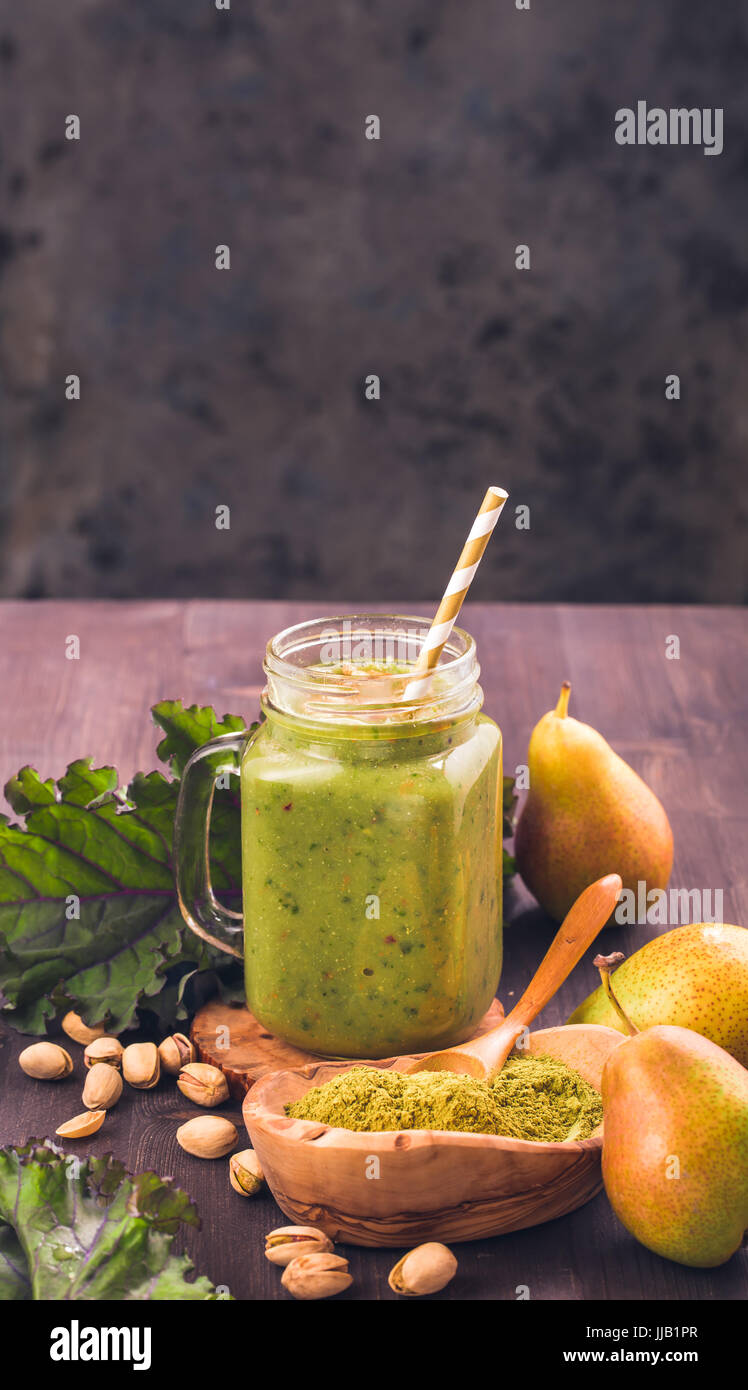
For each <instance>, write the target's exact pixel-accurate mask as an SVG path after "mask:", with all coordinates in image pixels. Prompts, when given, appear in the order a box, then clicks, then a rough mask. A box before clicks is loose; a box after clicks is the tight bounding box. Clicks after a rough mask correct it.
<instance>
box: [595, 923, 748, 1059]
mask: <svg viewBox="0 0 748 1390" xmlns="http://www.w3.org/2000/svg"><path fill="white" fill-rule="evenodd" d="M613 979H614V980H615V988H616V996H617V998H618V1000H619V1002H620V1004H621V1006H622V1008H624V1009H625V1010H626V1013H627V1014H628V1016H629V1018H630V1019H631V1021H632V1023H634V1024H635V1025H636V1027H637V1028H652V1027H654V1025H655V1024H657V1023H672V1024H676V1025H677V1026H678V1027H680V1028H692V1029H693V1031H694V1032H695V1033H701V1034H702V1036H703V1037H705V1038H710V1039H711V1041H712V1042H713V1043H717V1045H718V1046H719V1047H723V1048H724V1049H725V1051H726V1052H730V1053H731V1054H732V1056H733V1057H736V1058H737V1060H738V1061H739V1062H740V1063H742V1065H743V1066H744V1067H748V931H746V929H745V927H736V926H733V925H732V924H731V923H729V922H692V923H691V924H690V926H687V927H675V928H674V930H673V931H668V932H663V934H662V935H661V936H656V937H655V938H654V940H653V941H648V942H647V943H646V945H645V946H642V947H641V949H640V950H638V951H635V952H634V954H633V956H629V958H628V960H625V961H624V962H623V965H620V966H619V967H618V969H617V970H616V972H615V975H614V976H613ZM569 1023H602V1024H604V1025H605V1027H606V1028H617V1029H618V1030H619V1032H623V1031H624V1028H623V1024H622V1023H621V1019H620V1015H619V1014H617V1013H616V1010H615V1009H614V1007H613V1005H612V1004H611V1002H610V1000H609V999H608V997H607V995H606V993H605V990H604V988H603V986H602V985H600V987H599V989H596V990H595V991H594V993H593V994H590V995H588V996H587V998H586V999H585V1000H584V1002H583V1003H582V1004H580V1005H579V1007H578V1008H577V1009H575V1010H574V1013H573V1014H572V1016H571V1018H570V1019H569Z"/></svg>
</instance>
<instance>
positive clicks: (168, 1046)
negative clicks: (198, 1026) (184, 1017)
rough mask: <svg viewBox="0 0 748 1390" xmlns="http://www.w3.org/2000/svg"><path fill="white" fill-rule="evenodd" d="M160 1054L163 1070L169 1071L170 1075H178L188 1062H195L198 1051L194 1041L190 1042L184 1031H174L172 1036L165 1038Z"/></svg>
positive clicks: (159, 1050)
mask: <svg viewBox="0 0 748 1390" xmlns="http://www.w3.org/2000/svg"><path fill="white" fill-rule="evenodd" d="M158 1055H159V1057H160V1058H161V1069H162V1071H166V1072H168V1073H169V1076H177V1075H178V1074H179V1071H180V1070H181V1068H182V1067H185V1066H186V1065H187V1063H188V1062H194V1060H195V1058H196V1056H197V1053H196V1051H195V1045H194V1043H192V1042H190V1039H189V1038H188V1037H186V1036H185V1034H184V1033H172V1034H171V1037H169V1038H164V1041H163V1042H162V1043H161V1045H160V1047H159V1049H158Z"/></svg>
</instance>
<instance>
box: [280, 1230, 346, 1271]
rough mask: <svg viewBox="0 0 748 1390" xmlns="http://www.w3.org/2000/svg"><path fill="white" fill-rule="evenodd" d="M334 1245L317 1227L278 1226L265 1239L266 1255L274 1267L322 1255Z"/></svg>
mask: <svg viewBox="0 0 748 1390" xmlns="http://www.w3.org/2000/svg"><path fill="white" fill-rule="evenodd" d="M332 1249H333V1243H332V1241H331V1240H330V1237H329V1236H326V1235H325V1233H324V1231H318V1230H317V1227H316V1226H278V1227H277V1228H276V1230H274V1231H269V1232H268V1234H267V1235H266V1237H265V1254H266V1256H267V1258H268V1259H269V1260H270V1261H271V1263H272V1264H274V1265H288V1264H290V1263H291V1261H292V1260H297V1259H299V1258H300V1257H301V1256H302V1255H320V1254H323V1253H327V1252H328V1251H330V1250H332Z"/></svg>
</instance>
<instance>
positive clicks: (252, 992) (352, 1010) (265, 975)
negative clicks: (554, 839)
mask: <svg viewBox="0 0 748 1390" xmlns="http://www.w3.org/2000/svg"><path fill="white" fill-rule="evenodd" d="M371 669H372V672H373V673H376V674H377V675H378V676H381V665H380V666H377V667H376V668H374V667H372V668H371ZM403 669H404V668H403V667H394V666H393V668H392V670H393V672H395V673H396V672H397V671H401V670H403ZM405 669H407V668H405ZM346 673H347V672H346ZM356 674H357V675H359V676H361V677H362V679H363V678H365V676H366V670H365V669H364V668H361V669H360V670H359V671H358V672H357V673H356ZM266 715H267V719H266V721H265V723H264V724H263V725H262V727H261V729H260V730H259V732H258V734H257V735H256V736H255V738H254V740H253V741H251V742H250V743H249V745H248V747H247V749H246V752H245V754H244V757H243V760H242V769H241V780H242V798H241V799H242V836H243V889H244V921H245V960H246V988H247V999H248V1003H249V1007H250V1009H251V1010H252V1012H253V1013H254V1014H255V1016H256V1017H257V1018H258V1019H259V1020H260V1021H261V1022H262V1023H263V1024H264V1026H265V1027H266V1028H267V1029H268V1031H269V1032H272V1033H275V1034H277V1035H278V1036H279V1037H282V1038H285V1039H286V1040H288V1041H290V1042H293V1043H295V1044H297V1045H298V1046H299V1047H302V1048H305V1049H307V1050H309V1051H311V1052H316V1053H320V1054H321V1055H325V1056H340V1057H361V1058H370V1059H376V1058H381V1057H386V1056H390V1055H392V1054H393V1053H399V1052H420V1051H425V1050H428V1049H431V1048H439V1047H445V1046H448V1045H449V1044H451V1043H455V1042H458V1041H460V1040H462V1039H464V1038H466V1037H468V1036H470V1034H471V1033H472V1032H473V1031H474V1030H475V1027H476V1025H477V1024H478V1022H479V1020H480V1019H481V1017H482V1016H483V1014H484V1013H485V1011H486V1009H487V1008H488V1006H489V1004H490V1002H491V1000H492V998H493V996H494V994H495V992H496V987H497V984H498V981H499V975H500V972H501V865H502V849H501V773H502V767H501V734H500V732H499V730H498V728H497V726H496V725H495V724H494V723H493V721H492V720H490V719H488V718H487V717H486V716H485V715H482V714H476V713H474V712H473V713H470V714H468V715H466V716H459V717H454V718H443V719H441V720H434V721H431V722H430V721H429V719H428V712H426V716H425V717H423V718H421V719H419V720H417V721H413V720H410V721H408V720H405V721H404V722H403V721H402V720H401V719H400V718H399V717H398V715H397V713H395V714H394V715H392V714H391V715H389V716H386V715H382V716H381V718H380V720H379V722H377V720H376V718H375V720H374V721H373V722H372V723H367V724H365V725H361V724H351V723H345V724H339V725H338V724H336V723H334V722H332V721H330V722H327V723H325V722H324V721H321V722H320V723H314V724H311V723H309V722H304V721H303V720H300V719H297V718H296V717H294V716H293V715H292V714H289V713H286V712H284V713H281V712H280V711H277V710H274V709H272V708H270V707H268V706H267V705H266Z"/></svg>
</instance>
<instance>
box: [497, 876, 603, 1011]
mask: <svg viewBox="0 0 748 1390" xmlns="http://www.w3.org/2000/svg"><path fill="white" fill-rule="evenodd" d="M621 886H622V885H621V878H620V875H619V874H606V875H605V878H599V879H598V880H597V882H596V883H591V884H590V885H589V888H585V890H584V892H583V893H580V895H579V897H578V898H577V900H576V902H575V903H573V905H572V906H571V907H570V909H569V911H568V912H567V914H566V916H565V918H564V920H563V922H562V923H561V926H560V927H559V929H558V931H557V932H556V935H555V936H554V938H553V940H552V942H551V944H550V946H549V947H548V950H547V951H546V953H545V955H544V956H543V959H542V960H541V962H540V965H539V966H538V968H537V970H536V971H535V974H534V975H533V977H532V979H531V981H530V983H529V985H528V986H527V989H526V990H525V991H524V993H523V994H522V996H521V997H520V998H519V999H518V1000H517V1003H516V1004H515V1006H514V1008H513V1009H512V1011H511V1013H510V1014H508V1015H507V1017H506V1018H505V1019H504V1022H503V1023H500V1024H499V1029H504V1028H506V1029H507V1031H509V1028H510V1025H511V1026H513V1025H514V1024H517V1025H518V1027H517V1033H519V1032H521V1030H522V1028H524V1027H525V1026H526V1025H527V1024H528V1023H532V1021H533V1019H535V1018H537V1016H538V1014H539V1013H540V1012H541V1010H542V1009H544V1008H545V1006H546V1004H547V1003H548V1002H549V1000H551V999H552V998H553V996H554V994H555V993H556V991H557V990H558V989H559V988H560V986H561V985H562V984H563V983H564V980H565V979H566V978H567V976H569V975H570V974H571V972H572V970H573V969H574V966H575V965H577V964H578V963H579V961H580V960H581V959H582V956H583V955H584V953H585V951H586V950H587V947H588V946H590V945H591V944H592V942H593V941H594V940H595V937H596V936H597V934H598V932H599V931H600V929H601V927H603V926H604V924H605V923H606V922H607V920H608V918H609V917H610V914H611V912H612V911H613V908H614V907H615V905H616V902H617V900H618V895H619V893H620V891H621ZM490 1036H491V1035H490V1034H484V1037H490Z"/></svg>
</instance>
